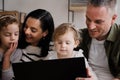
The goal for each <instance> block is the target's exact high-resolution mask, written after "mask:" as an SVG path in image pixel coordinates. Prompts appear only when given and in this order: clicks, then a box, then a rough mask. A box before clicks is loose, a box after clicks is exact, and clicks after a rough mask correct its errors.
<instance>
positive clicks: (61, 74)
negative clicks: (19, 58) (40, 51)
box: [12, 57, 87, 80]
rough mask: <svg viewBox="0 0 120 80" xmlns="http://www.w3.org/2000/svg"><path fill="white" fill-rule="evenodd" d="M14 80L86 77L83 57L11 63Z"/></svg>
mask: <svg viewBox="0 0 120 80" xmlns="http://www.w3.org/2000/svg"><path fill="white" fill-rule="evenodd" d="M12 66H13V71H14V75H15V80H75V78H76V77H87V73H86V67H85V60H84V57H77V58H67V59H53V60H41V61H35V62H23V63H13V64H12Z"/></svg>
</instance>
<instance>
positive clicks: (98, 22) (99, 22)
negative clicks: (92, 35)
mask: <svg viewBox="0 0 120 80" xmlns="http://www.w3.org/2000/svg"><path fill="white" fill-rule="evenodd" d="M103 22H104V21H95V23H96V24H102V23H103Z"/></svg>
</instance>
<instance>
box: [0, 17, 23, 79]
mask: <svg viewBox="0 0 120 80" xmlns="http://www.w3.org/2000/svg"><path fill="white" fill-rule="evenodd" d="M18 39H19V22H18V21H17V19H16V18H15V17H14V16H11V15H3V16H1V17H0V62H1V63H2V65H1V69H0V70H1V75H0V76H1V77H0V79H1V78H2V80H10V78H9V76H13V71H12V67H11V64H10V63H14V62H18V61H19V60H20V58H21V55H22V54H20V53H22V52H21V50H19V49H16V48H17V44H18Z"/></svg>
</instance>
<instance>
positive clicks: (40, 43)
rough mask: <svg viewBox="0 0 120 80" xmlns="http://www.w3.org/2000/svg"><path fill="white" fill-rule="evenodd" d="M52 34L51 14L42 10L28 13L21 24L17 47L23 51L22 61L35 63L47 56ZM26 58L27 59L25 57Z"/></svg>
mask: <svg viewBox="0 0 120 80" xmlns="http://www.w3.org/2000/svg"><path fill="white" fill-rule="evenodd" d="M53 32H54V22H53V18H52V16H51V14H50V13H49V12H48V11H46V10H43V9H36V10H34V11H32V12H30V13H29V14H28V15H27V16H26V18H25V21H24V23H23V27H22V30H21V33H22V34H21V35H20V39H19V45H18V47H19V48H21V49H23V56H22V59H21V60H22V61H23V62H26V61H37V60H40V59H42V58H43V57H45V56H46V55H47V54H48V50H49V43H50V41H51V37H52V34H53ZM26 56H27V57H26Z"/></svg>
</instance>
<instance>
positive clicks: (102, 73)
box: [88, 39, 113, 80]
mask: <svg viewBox="0 0 120 80" xmlns="http://www.w3.org/2000/svg"><path fill="white" fill-rule="evenodd" d="M89 53H90V54H89V59H88V61H89V65H90V66H91V67H92V69H93V71H94V72H95V73H96V75H97V77H98V79H99V80H112V79H113V76H112V75H111V73H110V70H109V67H108V59H107V56H106V53H105V48H104V40H103V41H98V40H96V39H92V43H91V46H90V52H89Z"/></svg>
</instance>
